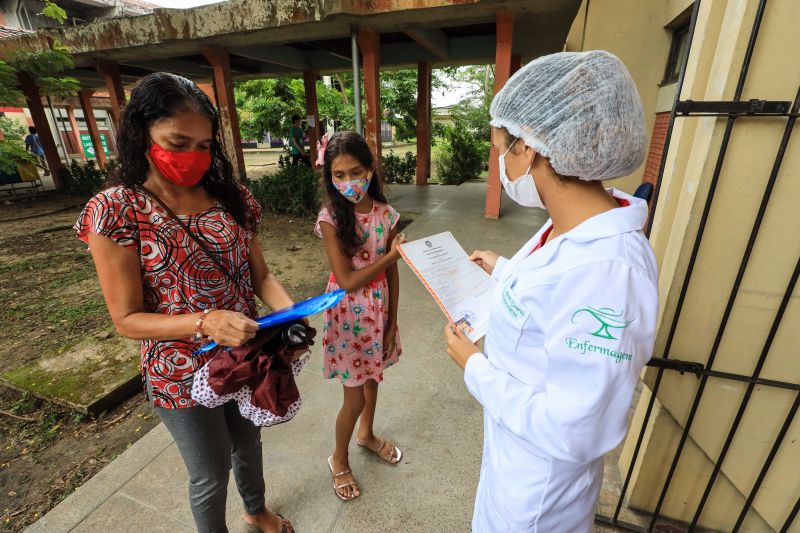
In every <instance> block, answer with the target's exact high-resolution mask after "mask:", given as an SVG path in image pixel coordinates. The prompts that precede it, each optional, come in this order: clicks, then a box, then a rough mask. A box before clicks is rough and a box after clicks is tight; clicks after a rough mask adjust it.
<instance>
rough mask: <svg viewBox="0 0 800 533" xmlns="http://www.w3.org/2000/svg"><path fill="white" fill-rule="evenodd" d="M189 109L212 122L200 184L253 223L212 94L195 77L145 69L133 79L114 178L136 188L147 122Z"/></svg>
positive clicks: (143, 167) (145, 167)
mask: <svg viewBox="0 0 800 533" xmlns="http://www.w3.org/2000/svg"><path fill="white" fill-rule="evenodd" d="M183 111H191V112H193V113H197V114H200V115H202V116H204V117H206V118H207V119H208V120H209V121H210V122H211V146H210V147H209V151H210V152H211V166H210V167H209V168H208V171H207V172H206V173H205V174H204V175H203V178H202V180H201V182H200V183H201V184H202V185H203V187H204V188H205V189H206V191H208V194H209V195H210V196H212V197H213V198H214V199H216V200H217V201H219V202H220V203H221V204H222V206H223V207H224V208H225V210H226V211H227V212H228V214H230V215H231V216H232V217H233V219H234V220H236V222H237V223H238V224H240V225H241V226H243V227H245V228H247V229H254V228H255V225H256V220H255V216H254V213H253V212H252V210H251V209H250V208H249V207H248V206H247V202H246V201H245V199H244V195H243V192H242V190H241V188H240V186H239V184H238V183H236V180H235V179H234V177H233V167H232V166H231V162H230V161H229V160H228V157H227V155H226V154H225V151H224V150H223V149H222V135H221V133H220V127H219V115H218V114H217V110H216V108H215V107H214V105H213V104H212V103H211V100H210V99H209V98H208V96H207V95H206V93H204V92H203V91H202V90H201V89H200V88H199V87H198V86H197V85H195V83H194V82H192V81H190V80H187V79H186V78H184V77H181V76H176V75H175V74H170V73H167V72H156V73H153V74H148V75H147V76H145V77H144V78H142V79H141V80H140V81H139V83H137V84H136V87H134V89H133V91H132V92H131V97H130V100H129V101H128V104H127V105H126V106H125V109H124V110H123V112H122V118H121V120H120V125H119V132H118V134H117V152H118V156H117V163H118V166H117V168H116V170H115V172H114V180H113V182H112V183H113V184H117V185H123V186H125V187H127V188H135V187H136V186H137V185H141V184H142V183H144V182H145V180H146V179H147V173H148V172H149V170H150V166H149V162H148V160H147V152H148V151H149V150H150V146H151V144H152V140H151V138H150V128H151V127H153V125H155V124H157V123H158V122H159V121H161V120H164V119H167V118H170V117H173V116H175V114H176V113H179V112H183Z"/></svg>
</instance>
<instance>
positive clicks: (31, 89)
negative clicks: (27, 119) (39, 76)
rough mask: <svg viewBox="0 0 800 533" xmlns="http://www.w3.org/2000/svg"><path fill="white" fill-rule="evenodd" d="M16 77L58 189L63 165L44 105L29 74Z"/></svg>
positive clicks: (61, 184) (61, 183) (60, 183)
mask: <svg viewBox="0 0 800 533" xmlns="http://www.w3.org/2000/svg"><path fill="white" fill-rule="evenodd" d="M17 76H18V78H19V84H20V88H21V89H22V93H23V94H24V95H25V100H26V101H27V103H28V109H29V110H30V112H31V118H32V119H33V125H34V126H35V127H36V132H37V133H38V134H39V140H40V141H41V142H42V147H43V148H44V157H45V159H46V160H47V166H48V167H49V168H50V173H51V174H52V176H53V183H54V184H55V186H56V189H60V188H61V187H62V186H63V182H62V181H61V175H62V171H63V170H64V164H63V163H62V161H61V158H60V157H59V156H58V148H56V141H55V139H53V131H52V130H51V129H50V123H49V122H48V121H47V115H46V114H45V112H44V105H42V95H41V94H39V88H38V87H37V86H36V82H35V81H34V80H33V78H32V77H31V76H30V75H29V74H26V73H24V72H20V73H18V74H17Z"/></svg>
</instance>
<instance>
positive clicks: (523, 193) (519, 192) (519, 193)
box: [500, 137, 544, 209]
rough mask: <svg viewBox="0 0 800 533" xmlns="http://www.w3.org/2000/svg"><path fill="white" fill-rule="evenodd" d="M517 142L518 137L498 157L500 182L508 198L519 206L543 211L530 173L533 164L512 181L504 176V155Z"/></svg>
mask: <svg viewBox="0 0 800 533" xmlns="http://www.w3.org/2000/svg"><path fill="white" fill-rule="evenodd" d="M518 140H519V137H517V138H516V139H514V142H512V143H511V144H510V145H509V146H508V150H506V151H505V152H503V154H502V155H501V156H500V181H501V182H502V184H503V188H504V189H505V190H506V193H507V194H508V196H509V197H510V198H511V199H512V200H514V201H515V202H517V203H518V204H519V205H522V206H525V207H541V208H542V209H544V203H543V202H542V198H541V197H540V196H539V191H538V190H536V182H535V181H533V176H532V175H531V173H530V172H531V167H533V163H531V165H530V166H529V167H528V170H526V171H525V174H523V175H522V176H520V177H519V178H517V179H516V180H514V181H511V180H510V179H508V175H507V174H506V154H507V153H508V152H509V151H510V150H511V147H512V146H514V143H516V142H517V141H518Z"/></svg>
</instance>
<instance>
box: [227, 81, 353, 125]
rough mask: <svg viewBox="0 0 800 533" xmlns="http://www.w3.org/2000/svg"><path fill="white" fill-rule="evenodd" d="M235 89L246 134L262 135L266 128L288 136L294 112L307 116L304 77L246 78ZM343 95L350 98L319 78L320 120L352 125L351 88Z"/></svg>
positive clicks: (318, 101) (318, 103)
mask: <svg viewBox="0 0 800 533" xmlns="http://www.w3.org/2000/svg"><path fill="white" fill-rule="evenodd" d="M234 93H235V95H236V107H237V108H238V110H239V115H240V125H241V129H242V134H243V135H244V136H245V137H249V138H253V139H260V138H261V137H263V136H264V135H265V134H266V133H267V132H269V133H271V134H273V135H279V136H281V137H287V136H288V135H289V127H290V126H291V117H292V115H294V114H297V115H300V116H305V109H306V100H305V86H304V84H303V80H301V79H296V78H295V79H293V78H272V79H264V80H252V81H245V82H241V83H237V84H236V85H235V87H234ZM344 95H345V97H347V98H349V101H345V100H344V99H343V96H342V93H341V92H340V91H339V90H337V89H334V88H332V87H327V86H326V85H325V84H324V83H322V82H317V108H318V112H319V115H320V119H321V120H325V119H330V120H339V121H342V123H343V126H344V127H351V128H352V127H353V124H354V122H355V111H354V108H353V104H352V91H351V92H350V93H349V95H348V94H347V93H346V92H345V93H344Z"/></svg>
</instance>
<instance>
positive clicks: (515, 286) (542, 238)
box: [445, 51, 658, 533]
mask: <svg viewBox="0 0 800 533" xmlns="http://www.w3.org/2000/svg"><path fill="white" fill-rule="evenodd" d="M490 113H491V116H492V122H491V124H492V126H493V130H492V144H493V145H494V147H495V149H496V150H497V152H499V154H501V155H500V159H499V166H500V180H501V181H502V184H503V188H504V189H505V191H506V193H507V194H508V195H509V197H510V198H511V199H512V200H514V201H515V202H517V203H518V204H520V205H523V206H525V207H531V208H546V209H547V210H548V212H549V214H550V216H551V220H549V221H548V222H547V223H546V224H545V225H544V227H542V228H541V229H540V230H539V231H538V232H537V233H536V234H535V235H534V236H533V237H532V238H531V239H530V240H529V241H528V243H526V244H525V245H524V246H523V247H522V248H521V249H520V250H519V252H517V254H516V255H515V256H514V257H513V258H511V259H506V258H503V257H499V256H498V255H497V254H495V253H494V252H489V251H476V252H474V253H473V254H472V255H471V256H469V260H471V261H472V262H473V263H474V264H476V265H478V266H480V267H481V268H482V269H483V270H484V271H485V272H486V273H488V274H489V276H490V277H491V280H492V281H493V282H494V283H495V285H494V287H493V288H492V290H491V292H487V293H486V296H482V298H483V299H482V306H481V308H482V309H483V311H484V315H485V321H486V323H487V326H486V338H485V341H484V349H483V350H481V349H480V348H478V346H476V345H475V344H473V343H472V342H471V341H470V340H469V339H468V338H467V337H466V336H465V334H464V333H463V332H462V331H460V330H456V329H454V328H455V327H457V326H454V325H453V324H448V326H447V327H446V328H445V338H446V340H447V352H448V354H449V355H450V357H451V358H452V359H453V361H455V363H456V364H457V365H458V366H459V367H461V368H463V369H464V381H465V383H466V385H467V389H468V390H469V392H470V393H471V394H472V395H473V396H474V397H475V399H476V400H477V401H478V402H479V403H480V404H481V406H482V407H483V411H484V450H483V461H482V466H481V478H480V483H479V485H478V494H477V497H476V499H475V512H474V515H473V519H472V530H473V531H474V532H476V533H485V532H495V531H497V532H500V531H547V532H550V531H552V532H561V531H569V532H570V533H573V532H578V533H581V532H582V533H589V532H590V531H593V529H594V528H593V520H594V511H595V507H596V503H597V498H598V495H599V492H600V486H601V484H602V481H603V455H604V454H605V453H607V452H608V451H610V450H612V449H613V448H615V447H616V446H617V445H619V443H620V442H621V441H622V439H623V438H624V436H625V433H626V431H627V414H628V410H629V409H630V405H631V401H632V397H633V391H634V389H635V387H636V384H637V383H638V382H639V375H640V373H641V370H642V367H643V366H644V364H645V363H646V362H647V361H648V360H649V359H650V356H651V353H652V349H653V341H654V338H655V326H656V317H657V312H658V289H657V278H658V275H657V268H656V261H655V255H654V254H653V251H652V248H651V247H650V244H649V242H648V240H647V238H646V237H645V236H644V233H643V232H642V228H643V226H644V223H645V220H646V218H647V204H646V203H645V202H644V201H642V200H639V199H637V198H634V197H632V196H629V195H628V194H625V193H623V192H620V191H617V190H614V189H605V188H604V187H603V184H602V180H605V179H611V178H618V177H621V176H625V175H627V174H630V173H631V172H633V171H634V170H636V168H638V167H639V165H641V163H642V161H643V159H644V153H645V149H646V145H647V138H646V135H645V127H644V115H643V113H642V107H641V102H640V100H639V95H638V93H637V91H636V87H635V85H634V83H633V80H632V79H631V77H630V75H629V74H628V71H627V69H626V68H625V66H624V65H623V64H622V62H621V61H620V60H619V59H617V58H616V57H615V56H613V55H611V54H609V53H608V52H603V51H593V52H580V53H560V54H553V55H550V56H544V57H540V58H539V59H536V60H535V61H532V62H531V63H528V64H527V65H526V66H525V67H524V68H522V69H521V70H520V71H518V72H517V73H516V74H515V75H514V76H513V77H512V78H511V79H510V80H509V81H508V83H506V85H505V86H504V87H503V89H502V90H501V91H500V92H499V93H498V94H497V96H495V99H494V101H493V102H492V106H491V110H490ZM478 273H479V274H481V275H483V273H481V272H478ZM484 277H485V276H484Z"/></svg>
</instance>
